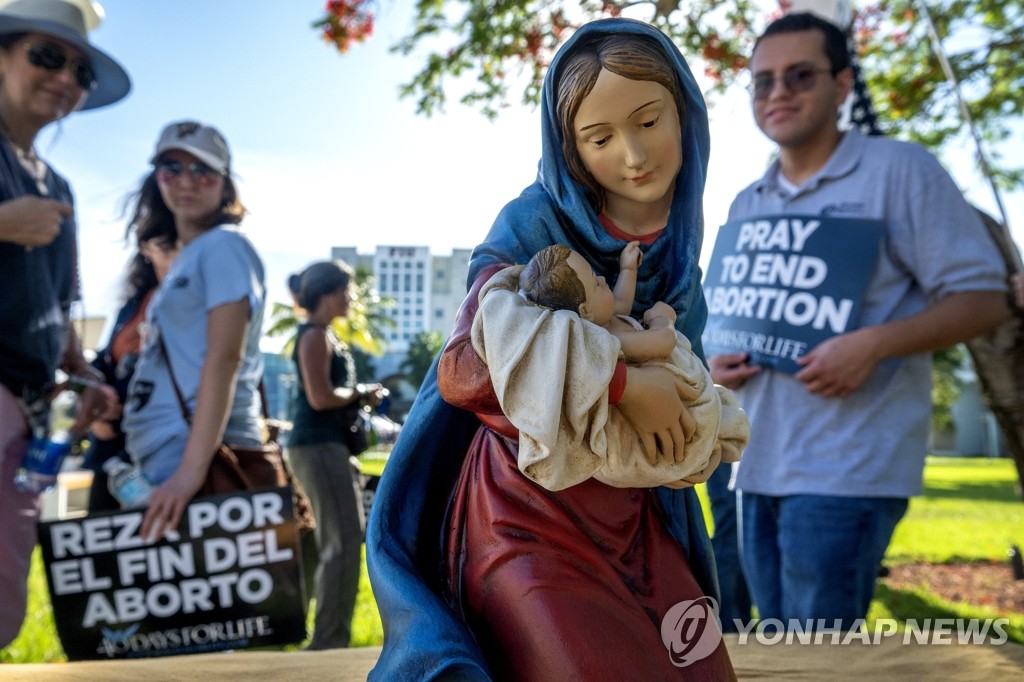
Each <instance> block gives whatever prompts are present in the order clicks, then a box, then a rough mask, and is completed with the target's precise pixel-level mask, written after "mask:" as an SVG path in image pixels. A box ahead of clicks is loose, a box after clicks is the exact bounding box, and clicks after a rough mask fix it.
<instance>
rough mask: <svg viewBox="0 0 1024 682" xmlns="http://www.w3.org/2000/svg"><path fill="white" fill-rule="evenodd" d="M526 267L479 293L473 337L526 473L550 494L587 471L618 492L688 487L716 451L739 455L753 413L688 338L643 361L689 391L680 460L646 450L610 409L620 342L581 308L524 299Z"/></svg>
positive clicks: (726, 456) (731, 457)
mask: <svg viewBox="0 0 1024 682" xmlns="http://www.w3.org/2000/svg"><path fill="white" fill-rule="evenodd" d="M521 270H522V267H521V266H515V267H511V268H507V269H505V270H503V271H501V272H500V273H498V274H497V275H495V276H494V277H492V278H491V280H490V281H489V282H488V283H487V284H486V285H485V286H484V288H483V289H482V290H481V291H480V307H479V310H478V312H477V315H476V318H475V319H474V321H473V330H472V342H473V347H474V349H475V350H476V352H477V354H478V355H479V356H480V357H481V358H482V359H483V360H484V362H485V363H486V364H487V367H488V370H489V372H490V376H491V382H492V384H493V385H494V390H495V393H496V394H497V397H498V401H499V403H500V404H501V407H502V410H503V411H504V413H505V416H506V417H508V419H509V421H511V422H512V424H513V425H514V426H515V427H516V428H517V429H518V430H519V462H518V464H519V469H520V471H522V472H523V474H524V475H526V476H527V477H528V478H530V479H531V480H533V481H535V482H536V483H538V484H540V485H542V486H543V487H545V488H547V489H549V490H562V489H564V488H568V487H569V486H572V485H576V484H577V483H580V482H582V481H585V480H587V479H588V478H590V477H595V478H597V479H598V480H599V481H601V482H603V483H606V484H608V485H612V486H615V487H621V488H648V487H654V486H659V485H669V486H673V487H685V486H687V485H691V483H690V482H689V481H687V480H686V479H688V478H691V477H694V476H695V475H699V476H701V477H702V478H706V475H707V474H709V473H710V472H706V471H705V469H707V468H708V467H709V464H711V463H714V464H717V462H718V459H719V458H718V457H715V456H714V455H716V454H718V455H720V456H721V461H723V462H734V461H738V460H739V456H740V453H741V452H742V450H743V447H744V446H745V445H746V442H747V439H748V438H749V435H750V427H749V422H748V421H747V417H746V414H744V413H743V411H742V410H741V409H740V407H739V405H738V403H737V402H736V399H735V398H734V397H733V395H732V392H731V391H729V390H728V389H725V388H723V387H721V386H715V384H714V382H713V381H712V380H711V375H710V374H709V373H708V371H707V369H706V368H705V367H704V364H703V363H702V362H701V361H700V359H699V358H698V357H697V356H696V355H695V354H694V353H693V351H692V350H691V347H690V343H689V341H687V339H686V338H685V337H684V336H683V335H682V334H679V333H678V332H677V333H676V339H677V344H676V348H675V350H674V351H673V353H672V355H671V356H670V358H669V359H668V360H667V361H657V362H654V363H645V364H648V365H649V364H655V365H658V366H662V367H665V368H667V369H668V370H669V371H671V372H674V373H676V374H677V375H678V376H679V377H681V378H682V379H683V380H684V382H685V383H686V384H687V385H688V386H689V387H690V388H691V393H692V399H689V400H688V402H687V405H686V409H687V412H688V413H689V415H690V418H691V424H692V428H689V429H687V430H686V431H687V433H686V434H685V435H686V445H685V451H684V456H683V457H682V458H681V461H676V460H675V459H674V458H672V457H669V456H665V455H664V454H663V453H661V452H656V453H646V452H645V450H644V447H643V445H642V442H641V440H640V437H639V435H637V433H636V431H635V430H634V429H633V427H632V426H631V425H630V424H629V422H628V421H627V420H626V418H625V417H624V416H622V414H621V413H620V412H619V411H618V409H616V408H615V407H614V406H609V405H608V385H609V383H610V382H611V379H612V374H613V373H614V370H615V363H616V360H617V358H618V357H619V349H620V344H619V340H618V339H617V338H616V337H615V336H614V335H613V334H612V333H611V332H609V331H608V330H606V329H604V328H603V327H599V326H597V325H595V324H593V323H591V322H588V321H587V320H584V319H582V318H581V317H580V316H579V315H577V314H576V313H574V312H571V311H566V310H559V311H553V310H550V309H548V308H545V307H542V306H538V305H535V304H533V303H531V302H529V301H528V300H526V298H524V297H523V296H521V295H520V294H519V293H518V291H519V272H520V271H521ZM631 322H632V323H633V324H637V325H638V323H636V322H635V321H634V320H631ZM638 326H639V325H638ZM676 454H677V455H678V454H679V453H676Z"/></svg>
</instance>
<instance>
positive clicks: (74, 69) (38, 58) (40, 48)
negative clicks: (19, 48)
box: [27, 43, 96, 90]
mask: <svg viewBox="0 0 1024 682" xmlns="http://www.w3.org/2000/svg"><path fill="white" fill-rule="evenodd" d="M27 52H28V63H29V64H31V65H32V66H35V67H38V68H40V69H46V70H47V71H60V70H61V69H63V68H64V66H65V65H66V64H67V65H69V66H70V69H71V73H72V74H73V75H74V77H75V82H76V83H78V87H80V88H82V89H83V90H92V89H93V88H95V87H96V72H95V71H93V69H92V65H91V64H90V63H89V62H88V61H86V60H84V59H79V58H77V57H70V56H68V53H67V52H65V51H64V50H62V49H61V48H60V47H58V46H57V45H54V44H53V43H33V44H31V45H29V46H28V50H27Z"/></svg>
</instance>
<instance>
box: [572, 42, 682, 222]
mask: <svg viewBox="0 0 1024 682" xmlns="http://www.w3.org/2000/svg"><path fill="white" fill-rule="evenodd" d="M573 49H574V52H573V53H572V54H570V55H569V56H567V57H566V58H565V60H564V64H563V66H562V69H561V72H560V73H559V74H558V80H557V84H556V87H557V89H558V95H557V102H558V106H557V110H558V124H559V127H560V128H561V131H562V153H563V155H564V156H565V163H566V166H567V167H568V169H569V173H570V174H571V175H572V177H573V179H574V180H576V182H578V183H580V184H581V185H583V187H584V188H585V190H586V193H587V198H588V199H589V200H590V203H591V205H593V207H594V210H595V211H597V212H598V213H600V212H601V210H602V209H603V208H604V198H605V190H604V188H603V187H601V185H600V183H598V182H597V180H595V179H594V176H593V175H591V174H590V171H588V170H587V167H586V165H585V164H584V163H583V159H581V158H580V154H579V151H578V150H577V149H576V130H575V126H574V125H573V124H574V121H575V120H576V114H577V113H578V112H579V110H580V106H581V105H582V104H583V100H584V99H586V97H587V95H589V94H590V91H591V90H593V89H594V83H596V82H597V77H598V76H599V75H600V74H601V70H602V69H607V70H608V71H610V72H612V73H614V74H616V75H619V76H622V77H623V78H628V79H630V80H635V81H653V82H655V83H658V84H659V85H662V86H664V87H665V89H666V90H668V91H669V92H670V93H672V99H673V100H675V103H676V110H677V111H678V113H679V129H680V131H682V130H683V128H685V127H686V100H685V99H684V96H683V88H682V86H681V85H680V83H679V77H678V76H677V75H676V72H675V70H674V69H673V68H672V59H671V58H670V57H669V55H668V54H667V53H666V52H665V50H664V49H663V48H662V47H661V45H659V44H658V42H657V41H655V40H654V39H652V38H650V37H648V36H642V35H635V34H613V35H602V36H596V37H594V38H593V39H591V40H585V39H584V40H580V41H579V42H578V43H577V44H576V45H575V46H574V48H573Z"/></svg>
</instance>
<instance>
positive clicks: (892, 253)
mask: <svg viewBox="0 0 1024 682" xmlns="http://www.w3.org/2000/svg"><path fill="white" fill-rule="evenodd" d="M750 66H751V73H752V77H753V83H752V88H751V95H752V106H753V111H754V118H755V120H756V122H757V125H758V127H759V128H760V129H761V131H762V132H764V134H765V135H766V136H768V137H769V138H770V139H771V140H773V141H774V142H776V143H777V144H778V146H779V149H778V158H777V159H776V160H775V161H774V162H773V163H772V164H771V166H770V167H769V169H768V171H767V172H766V173H765V174H764V176H763V177H761V178H760V179H759V180H757V181H756V182H754V183H753V184H752V185H750V186H749V187H747V188H746V189H744V190H743V191H742V192H740V194H739V195H738V196H737V197H736V199H735V201H734V202H733V204H732V207H731V208H730V211H729V220H730V221H734V220H744V221H746V220H750V219H754V218H760V217H766V216H805V217H806V216H815V217H818V216H822V217H824V216H833V217H838V218H855V219H861V220H871V221H881V222H882V223H884V231H883V237H882V240H881V244H880V245H879V249H878V256H877V258H876V260H875V262H874V263H868V264H865V266H866V267H868V268H870V269H871V272H872V274H871V276H870V278H869V279H868V283H867V287H866V291H865V292H864V297H863V303H862V308H861V313H860V321H859V326H858V327H857V328H855V329H853V330H851V331H848V332H846V333H842V334H838V335H836V336H832V337H831V338H829V339H827V340H825V341H823V342H821V343H819V344H818V345H816V346H814V347H813V348H810V349H809V351H808V352H807V353H805V354H804V355H802V356H801V357H800V358H799V359H798V360H797V364H798V366H799V369H798V371H797V372H796V373H795V374H788V373H785V372H781V371H777V370H773V369H770V368H768V367H759V366H757V365H753V364H749V363H748V359H749V358H748V356H747V354H745V353H731V354H722V355H717V356H712V357H711V358H709V364H710V365H711V371H712V375H713V376H714V378H715V379H716V381H717V382H718V383H721V384H723V385H725V386H727V387H729V388H732V389H734V390H736V394H737V397H738V398H739V399H740V402H741V404H742V405H743V407H744V409H746V411H747V414H748V415H749V417H750V420H751V438H750V442H749V444H748V446H747V449H746V451H745V452H744V455H743V461H742V463H741V464H740V465H738V471H737V477H736V487H737V488H738V489H739V490H740V491H741V497H740V515H741V524H742V525H741V528H742V530H741V534H740V537H741V538H742V548H741V554H742V557H743V568H744V570H745V572H746V575H747V580H748V583H749V586H750V588H751V593H752V596H753V598H754V602H755V604H756V606H757V608H758V611H759V615H760V617H761V618H762V619H778V621H780V622H781V626H782V627H785V628H797V627H799V628H812V629H819V630H820V629H833V630H849V629H856V628H857V627H858V626H859V623H858V619H860V618H863V617H864V616H865V615H866V613H867V610H868V606H869V604H870V602H871V598H872V594H873V591H874V583H875V578H876V576H877V575H878V570H879V567H880V563H881V560H882V558H883V556H884V554H885V551H886V548H887V546H888V544H889V540H890V538H891V536H892V532H893V530H894V529H895V527H896V524H897V522H898V521H899V520H900V519H901V518H902V516H903V514H904V512H905V511H906V508H907V502H908V498H909V497H911V496H913V495H917V494H920V492H921V476H922V471H923V467H924V458H925V453H926V448H927V435H928V426H929V417H930V413H931V394H930V386H931V374H930V372H931V353H930V352H931V351H934V350H937V349H940V348H945V347H948V346H951V345H953V344H956V343H959V342H962V341H965V340H967V339H970V338H972V337H974V336H976V335H978V334H981V333H983V332H985V331H987V330H990V329H992V328H993V327H995V326H996V325H997V324H998V323H1000V322H1001V321H1002V320H1003V319H1005V317H1006V316H1007V315H1008V308H1007V305H1006V299H1005V296H1006V285H1005V281H1006V273H1005V270H1004V267H1003V264H1002V261H1001V259H1000V256H999V252H998V251H997V250H996V248H995V246H994V244H993V243H992V240H991V239H990V238H989V237H988V236H987V234H986V232H985V228H984V227H983V225H982V224H981V222H980V220H979V219H978V216H977V214H976V213H975V212H974V210H973V209H972V208H971V207H969V206H968V205H967V203H966V202H965V201H964V199H963V196H962V195H961V193H960V191H959V190H958V189H957V187H956V185H955V184H954V182H953V180H952V178H950V176H949V175H948V174H947V173H946V172H945V170H943V169H942V167H941V166H940V165H939V163H938V162H937V160H936V159H935V158H934V157H933V156H932V155H931V154H929V153H928V152H927V151H925V150H924V149H922V148H921V147H919V146H917V145H912V144H908V143H905V142H899V141H896V140H892V139H887V138H880V137H864V136H862V135H861V134H860V133H859V132H857V131H856V130H845V131H844V130H840V128H839V116H838V112H839V109H840V107H841V106H842V105H843V103H844V102H845V100H846V98H847V96H848V95H849V93H850V91H851V88H852V85H853V74H852V71H851V68H850V59H849V55H848V53H847V42H846V37H845V36H844V35H843V32H842V31H840V30H839V29H838V28H837V27H836V26H835V25H833V24H831V23H829V22H828V21H825V20H823V19H820V18H818V17H816V16H814V15H811V14H788V15H785V16H783V17H782V18H781V19H779V20H777V21H776V22H774V23H773V24H771V25H770V26H769V27H768V28H767V30H766V31H765V32H764V34H763V35H762V36H761V37H760V38H759V39H758V41H757V43H756V44H755V46H754V53H753V56H752V58H751V63H750ZM841 224H843V225H850V224H851V223H846V222H844V223H841ZM848 229H853V228H848Z"/></svg>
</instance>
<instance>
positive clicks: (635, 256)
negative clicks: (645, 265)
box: [619, 241, 644, 270]
mask: <svg viewBox="0 0 1024 682" xmlns="http://www.w3.org/2000/svg"><path fill="white" fill-rule="evenodd" d="M643 259H644V254H643V252H642V251H640V242H638V241H632V242H630V243H628V244H626V247H625V248H624V249H622V253H620V254H619V269H620V270H639V269H640V263H641V262H642V261H643Z"/></svg>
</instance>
